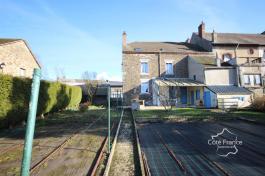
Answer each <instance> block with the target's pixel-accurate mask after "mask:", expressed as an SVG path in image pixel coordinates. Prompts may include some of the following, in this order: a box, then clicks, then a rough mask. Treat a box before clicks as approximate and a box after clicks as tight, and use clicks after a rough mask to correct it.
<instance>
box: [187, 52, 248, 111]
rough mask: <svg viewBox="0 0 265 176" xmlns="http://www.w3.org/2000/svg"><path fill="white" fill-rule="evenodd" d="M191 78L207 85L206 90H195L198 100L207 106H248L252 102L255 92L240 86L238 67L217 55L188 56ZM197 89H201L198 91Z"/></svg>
mask: <svg viewBox="0 0 265 176" xmlns="http://www.w3.org/2000/svg"><path fill="white" fill-rule="evenodd" d="M188 70H189V78H191V79H192V78H193V79H194V80H198V81H200V82H201V83H203V84H204V85H205V87H204V90H203V91H201V90H194V92H195V91H196V92H195V93H196V94H203V99H198V98H199V97H202V96H198V98H197V96H195V97H194V98H193V99H195V98H196V100H197V102H196V101H195V103H196V104H197V105H198V103H199V102H198V101H200V102H203V104H204V107H206V108H216V107H218V108H234V107H247V106H249V105H250V104H251V102H252V95H253V93H252V92H251V91H249V90H247V89H246V88H244V87H238V82H237V72H236V67H235V66H232V65H229V64H228V63H225V62H222V61H221V59H219V58H215V57H202V56H192V57H191V56H188ZM197 91H199V92H198V93H197Z"/></svg>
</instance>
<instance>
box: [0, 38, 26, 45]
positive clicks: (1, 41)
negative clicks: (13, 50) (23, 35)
mask: <svg viewBox="0 0 265 176" xmlns="http://www.w3.org/2000/svg"><path fill="white" fill-rule="evenodd" d="M19 40H21V39H8V38H0V45H2V44H7V43H10V42H15V41H19Z"/></svg>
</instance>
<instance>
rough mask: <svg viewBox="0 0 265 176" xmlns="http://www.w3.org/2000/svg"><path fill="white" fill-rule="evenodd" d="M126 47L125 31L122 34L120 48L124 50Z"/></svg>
mask: <svg viewBox="0 0 265 176" xmlns="http://www.w3.org/2000/svg"><path fill="white" fill-rule="evenodd" d="M126 45H127V34H126V32H125V31H123V33H122V47H123V48H124V47H125V46H126Z"/></svg>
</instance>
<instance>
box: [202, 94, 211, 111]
mask: <svg viewBox="0 0 265 176" xmlns="http://www.w3.org/2000/svg"><path fill="white" fill-rule="evenodd" d="M203 100H204V106H205V107H206V108H211V93H210V92H204V95H203Z"/></svg>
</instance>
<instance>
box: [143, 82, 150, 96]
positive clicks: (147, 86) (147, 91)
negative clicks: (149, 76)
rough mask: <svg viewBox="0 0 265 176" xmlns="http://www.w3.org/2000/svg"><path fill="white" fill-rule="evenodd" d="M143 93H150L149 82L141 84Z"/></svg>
mask: <svg viewBox="0 0 265 176" xmlns="http://www.w3.org/2000/svg"><path fill="white" fill-rule="evenodd" d="M141 93H149V82H148V81H143V82H141Z"/></svg>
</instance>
